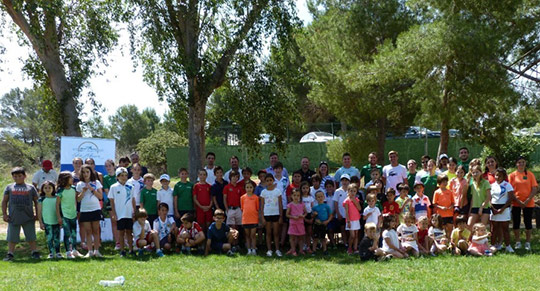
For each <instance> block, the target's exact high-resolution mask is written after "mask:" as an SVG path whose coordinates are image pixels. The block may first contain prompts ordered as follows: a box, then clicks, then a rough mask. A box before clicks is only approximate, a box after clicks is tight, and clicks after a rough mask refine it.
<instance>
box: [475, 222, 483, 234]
mask: <svg viewBox="0 0 540 291" xmlns="http://www.w3.org/2000/svg"><path fill="white" fill-rule="evenodd" d="M480 228H486V225H485V224H483V223H481V222H477V223H475V224H474V225H473V227H472V230H473V233H476V232H477V231H478V229H480Z"/></svg>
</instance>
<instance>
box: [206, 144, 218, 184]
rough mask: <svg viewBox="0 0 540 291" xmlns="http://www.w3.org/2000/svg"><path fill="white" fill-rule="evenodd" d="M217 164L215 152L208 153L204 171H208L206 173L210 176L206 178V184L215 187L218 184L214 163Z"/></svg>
mask: <svg viewBox="0 0 540 291" xmlns="http://www.w3.org/2000/svg"><path fill="white" fill-rule="evenodd" d="M215 162H216V154H214V153H213V152H208V153H207V154H206V166H205V167H204V169H205V170H206V173H207V174H208V176H207V178H206V183H208V184H210V185H214V183H215V182H216V175H215V174H214V168H215V167H216V166H215V165H214V163H215Z"/></svg>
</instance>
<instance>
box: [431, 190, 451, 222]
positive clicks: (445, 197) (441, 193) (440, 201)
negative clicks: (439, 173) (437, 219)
mask: <svg viewBox="0 0 540 291" xmlns="http://www.w3.org/2000/svg"><path fill="white" fill-rule="evenodd" d="M453 203H454V193H452V191H450V190H448V189H440V188H439V189H437V191H435V194H433V204H437V205H440V206H444V207H450V206H452V204H453ZM435 209H437V213H439V214H440V215H441V216H442V217H452V216H454V209H440V208H435Z"/></svg>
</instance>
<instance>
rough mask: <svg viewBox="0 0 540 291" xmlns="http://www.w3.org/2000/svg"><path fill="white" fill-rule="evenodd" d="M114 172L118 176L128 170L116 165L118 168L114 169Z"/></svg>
mask: <svg viewBox="0 0 540 291" xmlns="http://www.w3.org/2000/svg"><path fill="white" fill-rule="evenodd" d="M114 173H115V174H116V176H118V175H120V174H127V173H128V171H127V169H126V168H124V167H118V169H116V171H115V172H114Z"/></svg>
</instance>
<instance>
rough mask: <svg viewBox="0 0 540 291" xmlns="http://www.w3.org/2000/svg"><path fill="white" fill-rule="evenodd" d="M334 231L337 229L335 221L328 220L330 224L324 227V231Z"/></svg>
mask: <svg viewBox="0 0 540 291" xmlns="http://www.w3.org/2000/svg"><path fill="white" fill-rule="evenodd" d="M336 229H338V225H337V223H336V220H335V219H332V220H330V222H329V223H328V224H327V225H326V230H327V231H334V230H336Z"/></svg>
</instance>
